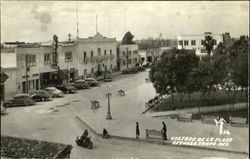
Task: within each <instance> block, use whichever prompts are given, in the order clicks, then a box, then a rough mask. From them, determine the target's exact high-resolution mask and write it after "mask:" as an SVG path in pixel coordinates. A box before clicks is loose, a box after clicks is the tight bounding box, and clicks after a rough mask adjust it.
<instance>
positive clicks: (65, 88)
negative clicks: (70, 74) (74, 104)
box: [56, 84, 77, 94]
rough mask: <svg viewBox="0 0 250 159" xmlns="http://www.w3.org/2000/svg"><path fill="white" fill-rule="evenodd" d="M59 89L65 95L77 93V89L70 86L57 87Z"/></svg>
mask: <svg viewBox="0 0 250 159" xmlns="http://www.w3.org/2000/svg"><path fill="white" fill-rule="evenodd" d="M56 88H57V89H59V90H61V91H62V92H63V93H65V94H69V93H76V92H77V89H76V88H75V87H74V86H71V85H69V84H64V85H59V86H56Z"/></svg>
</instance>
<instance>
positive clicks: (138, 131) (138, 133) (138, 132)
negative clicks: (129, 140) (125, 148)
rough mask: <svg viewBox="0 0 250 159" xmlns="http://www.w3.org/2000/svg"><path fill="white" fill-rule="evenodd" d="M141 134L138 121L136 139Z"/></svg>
mask: <svg viewBox="0 0 250 159" xmlns="http://www.w3.org/2000/svg"><path fill="white" fill-rule="evenodd" d="M139 136H140V128H139V124H138V122H136V139H139Z"/></svg>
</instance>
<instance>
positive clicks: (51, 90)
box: [45, 87, 64, 97]
mask: <svg viewBox="0 0 250 159" xmlns="http://www.w3.org/2000/svg"><path fill="white" fill-rule="evenodd" d="M45 91H46V92H48V93H49V95H51V96H52V97H63V96H64V94H63V92H62V91H61V90H59V89H57V88H56V87H47V88H45Z"/></svg>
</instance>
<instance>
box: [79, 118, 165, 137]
mask: <svg viewBox="0 0 250 159" xmlns="http://www.w3.org/2000/svg"><path fill="white" fill-rule="evenodd" d="M135 132H136V139H139V137H140V128H139V123H138V122H136V128H135ZM88 134H89V133H88V130H87V129H86V130H85V131H84V132H83V134H82V136H81V140H82V141H85V140H86V139H88ZM161 135H162V139H163V140H167V126H166V124H165V122H162V129H161ZM102 137H103V138H104V139H107V138H109V133H108V131H107V129H106V128H104V129H103V132H102Z"/></svg>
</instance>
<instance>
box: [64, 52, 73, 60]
mask: <svg viewBox="0 0 250 159" xmlns="http://www.w3.org/2000/svg"><path fill="white" fill-rule="evenodd" d="M65 61H72V52H65Z"/></svg>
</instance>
